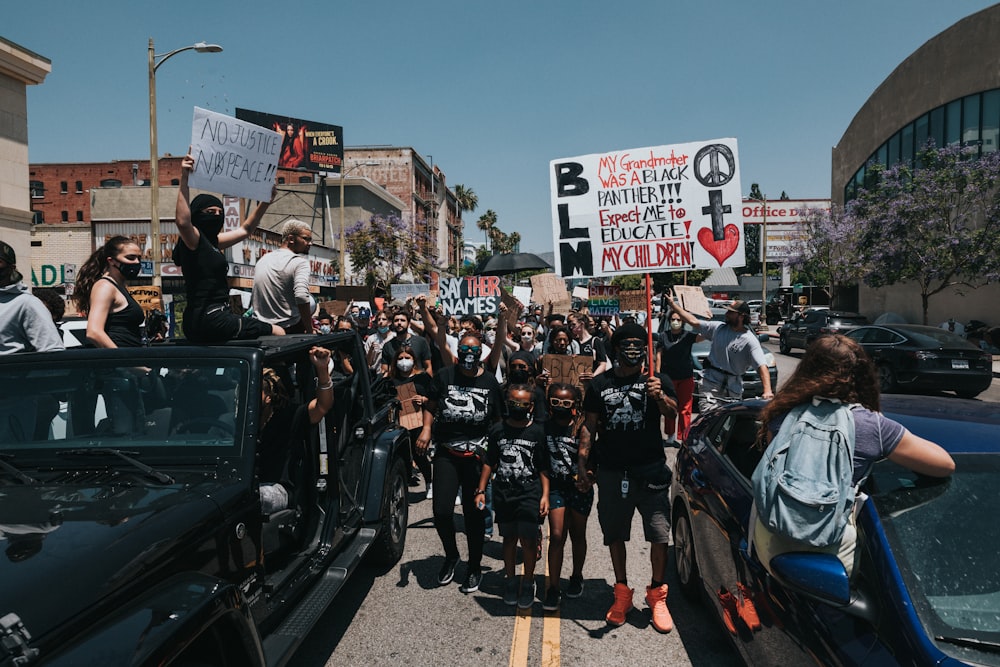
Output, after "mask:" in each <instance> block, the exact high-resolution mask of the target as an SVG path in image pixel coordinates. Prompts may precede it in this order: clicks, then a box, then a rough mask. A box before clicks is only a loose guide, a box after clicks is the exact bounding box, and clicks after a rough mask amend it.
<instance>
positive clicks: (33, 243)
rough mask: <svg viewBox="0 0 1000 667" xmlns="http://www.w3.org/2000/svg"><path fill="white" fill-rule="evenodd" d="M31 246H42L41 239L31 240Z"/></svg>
mask: <svg viewBox="0 0 1000 667" xmlns="http://www.w3.org/2000/svg"><path fill="white" fill-rule="evenodd" d="M31 247H32V248H41V247H42V242H41V241H32V242H31Z"/></svg>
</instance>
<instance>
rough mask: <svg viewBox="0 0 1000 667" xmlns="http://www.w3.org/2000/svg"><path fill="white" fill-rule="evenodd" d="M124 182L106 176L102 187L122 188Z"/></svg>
mask: <svg viewBox="0 0 1000 667" xmlns="http://www.w3.org/2000/svg"><path fill="white" fill-rule="evenodd" d="M121 186H122V182H121V181H120V180H118V179H117V178H105V179H103V180H102V181H101V187H102V188H120V187H121Z"/></svg>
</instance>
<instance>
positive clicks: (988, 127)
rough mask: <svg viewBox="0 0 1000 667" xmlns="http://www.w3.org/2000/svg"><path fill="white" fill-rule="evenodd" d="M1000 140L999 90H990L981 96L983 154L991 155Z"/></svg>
mask: <svg viewBox="0 0 1000 667" xmlns="http://www.w3.org/2000/svg"><path fill="white" fill-rule="evenodd" d="M998 139H1000V90H991V91H990V92H988V93H984V94H983V133H982V138H981V140H982V142H983V153H992V152H993V151H995V150H996V149H997V140H998Z"/></svg>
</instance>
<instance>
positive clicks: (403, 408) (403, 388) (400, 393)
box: [396, 382, 424, 431]
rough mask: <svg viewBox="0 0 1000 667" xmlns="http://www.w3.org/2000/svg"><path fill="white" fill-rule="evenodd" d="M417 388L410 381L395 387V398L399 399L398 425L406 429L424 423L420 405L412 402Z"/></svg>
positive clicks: (417, 426) (418, 426)
mask: <svg viewBox="0 0 1000 667" xmlns="http://www.w3.org/2000/svg"><path fill="white" fill-rule="evenodd" d="M416 396H417V389H416V387H415V386H414V384H413V383H412V382H407V383H405V384H401V385H399V386H397V387H396V398H398V399H399V425H400V427H402V428H405V429H406V430H408V431H409V430H412V429H415V428H420V427H421V426H423V424H424V415H423V413H422V412H421V409H420V407H419V406H418V405H417V404H416V403H414V402H413V399H414V398H415V397H416Z"/></svg>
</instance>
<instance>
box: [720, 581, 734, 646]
mask: <svg viewBox="0 0 1000 667" xmlns="http://www.w3.org/2000/svg"><path fill="white" fill-rule="evenodd" d="M716 595H717V596H718V597H719V602H720V603H721V604H722V622H723V623H725V625H726V630H729V632H730V634H732V635H735V634H736V620H735V619H736V617H737V615H738V612H737V610H736V598H735V597H733V594H732V593H730V592H729V591H727V590H726V589H725V587H723V588H720V589H719V592H718V593H716Z"/></svg>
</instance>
